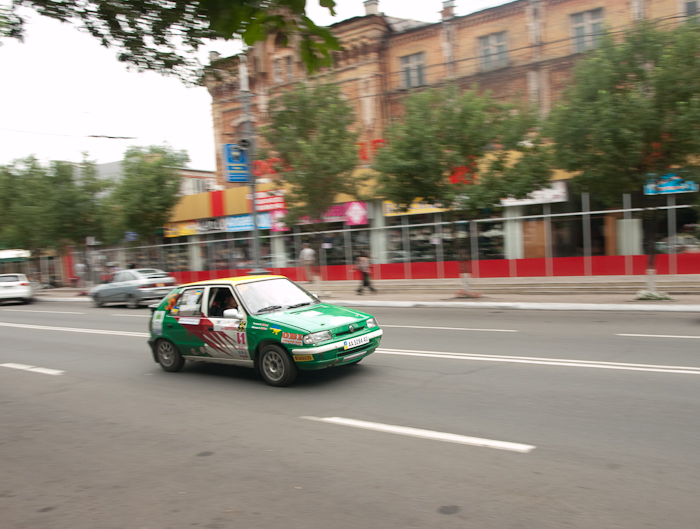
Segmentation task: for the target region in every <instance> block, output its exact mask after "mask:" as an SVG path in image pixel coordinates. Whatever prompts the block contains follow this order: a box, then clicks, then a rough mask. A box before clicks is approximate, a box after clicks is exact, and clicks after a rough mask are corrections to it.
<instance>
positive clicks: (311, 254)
mask: <svg viewBox="0 0 700 529" xmlns="http://www.w3.org/2000/svg"><path fill="white" fill-rule="evenodd" d="M301 246H302V249H301V253H300V254H299V262H300V263H301V266H303V267H304V272H306V280H307V281H308V282H309V283H311V284H313V283H314V276H313V273H312V271H311V267H312V266H314V264H316V252H315V251H314V249H313V248H311V247H309V243H307V242H305V243H304V244H302V245H301Z"/></svg>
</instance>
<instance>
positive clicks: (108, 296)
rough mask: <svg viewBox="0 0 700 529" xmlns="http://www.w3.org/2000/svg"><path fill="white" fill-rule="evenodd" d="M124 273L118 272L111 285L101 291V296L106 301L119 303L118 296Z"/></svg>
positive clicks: (106, 285) (105, 286)
mask: <svg viewBox="0 0 700 529" xmlns="http://www.w3.org/2000/svg"><path fill="white" fill-rule="evenodd" d="M123 273H124V272H117V273H116V274H114V277H113V278H112V280H111V281H110V282H109V283H107V284H105V285H103V287H102V288H101V289H100V292H99V294H100V297H101V298H102V299H103V300H104V301H107V302H109V301H117V298H116V296H117V294H118V293H119V287H120V285H121V281H122V274H123Z"/></svg>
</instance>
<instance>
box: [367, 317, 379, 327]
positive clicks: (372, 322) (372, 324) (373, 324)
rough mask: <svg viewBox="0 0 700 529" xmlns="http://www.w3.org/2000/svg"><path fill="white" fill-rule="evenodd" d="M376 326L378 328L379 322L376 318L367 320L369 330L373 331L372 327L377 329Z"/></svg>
mask: <svg viewBox="0 0 700 529" xmlns="http://www.w3.org/2000/svg"><path fill="white" fill-rule="evenodd" d="M376 326H377V320H375V319H374V318H370V319H368V320H367V328H368V329H371V328H372V327H376Z"/></svg>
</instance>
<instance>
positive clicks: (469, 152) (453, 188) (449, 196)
mask: <svg viewBox="0 0 700 529" xmlns="http://www.w3.org/2000/svg"><path fill="white" fill-rule="evenodd" d="M405 109H406V111H405V114H404V116H403V117H402V118H401V120H399V121H397V122H396V123H394V124H392V125H391V126H390V127H389V130H388V134H387V136H388V143H387V145H386V147H384V148H382V149H380V151H379V153H378V155H377V160H376V163H375V165H374V168H375V169H376V170H377V171H378V172H379V173H380V177H379V184H380V194H381V195H382V196H384V197H386V198H387V199H389V200H391V201H392V202H395V203H396V204H398V205H399V207H400V208H402V209H404V210H405V209H407V208H408V207H409V206H410V204H411V203H412V202H413V201H415V200H423V201H426V202H429V203H434V204H442V205H445V206H446V207H455V208H456V209H458V210H461V211H462V212H463V213H467V214H469V215H470V216H473V215H478V213H479V212H480V211H481V210H482V209H484V208H490V207H493V206H495V205H498V204H499V203H500V200H501V199H502V198H507V197H513V198H524V197H525V196H526V195H527V194H528V193H530V192H532V191H534V190H536V189H539V188H541V187H544V186H546V185H547V184H548V183H549V179H550V174H551V171H550V170H549V167H548V163H547V156H546V152H545V150H544V149H543V148H542V146H541V145H540V144H539V140H538V138H537V136H536V135H535V134H534V130H535V128H536V127H537V125H538V122H539V120H538V117H537V115H536V114H535V113H534V112H531V111H530V110H529V109H528V108H526V107H516V106H513V105H507V104H503V103H499V102H496V101H494V100H493V99H492V98H491V97H490V96H489V95H488V94H487V95H483V96H482V95H479V94H478V93H477V92H476V91H471V90H470V91H466V92H464V93H460V92H459V90H458V89H457V88H456V87H455V86H449V87H447V88H444V89H426V90H424V91H422V92H416V93H413V94H411V95H410V96H408V97H407V99H406V100H405ZM518 152H519V153H520V156H519V157H518V154H516V153H518ZM488 153H491V155H490V156H487V154H488ZM463 166H466V167H468V168H469V169H470V171H471V173H469V174H467V175H466V176H467V178H468V179H470V180H471V183H467V182H464V181H463V182H457V183H452V182H451V181H450V179H449V176H450V175H451V174H452V173H453V171H454V170H455V168H458V167H463ZM475 172H478V175H477V178H476V179H475V180H474V179H473V174H474V173H475Z"/></svg>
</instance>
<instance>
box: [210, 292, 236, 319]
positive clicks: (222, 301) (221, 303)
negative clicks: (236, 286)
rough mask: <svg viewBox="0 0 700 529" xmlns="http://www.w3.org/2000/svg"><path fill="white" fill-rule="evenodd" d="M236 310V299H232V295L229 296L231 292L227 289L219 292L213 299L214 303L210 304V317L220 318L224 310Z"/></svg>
mask: <svg viewBox="0 0 700 529" xmlns="http://www.w3.org/2000/svg"><path fill="white" fill-rule="evenodd" d="M237 308H238V303H236V299H235V298H234V297H233V294H231V291H230V290H228V289H226V290H219V292H218V293H217V295H216V298H215V299H214V303H212V307H211V317H213V318H222V317H223V316H224V311H225V310H228V309H237Z"/></svg>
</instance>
